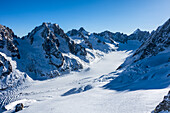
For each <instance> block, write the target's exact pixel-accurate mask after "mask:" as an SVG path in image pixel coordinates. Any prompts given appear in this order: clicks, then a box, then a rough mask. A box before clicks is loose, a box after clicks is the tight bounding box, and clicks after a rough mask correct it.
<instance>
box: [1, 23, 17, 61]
mask: <svg viewBox="0 0 170 113" xmlns="http://www.w3.org/2000/svg"><path fill="white" fill-rule="evenodd" d="M16 38H17V36H16V35H15V34H14V32H13V31H12V30H11V29H10V28H8V27H6V26H3V25H0V52H4V53H5V54H7V55H9V56H12V57H17V58H20V54H19V50H18V48H17V44H18V42H17V41H16V40H15V39H16Z"/></svg>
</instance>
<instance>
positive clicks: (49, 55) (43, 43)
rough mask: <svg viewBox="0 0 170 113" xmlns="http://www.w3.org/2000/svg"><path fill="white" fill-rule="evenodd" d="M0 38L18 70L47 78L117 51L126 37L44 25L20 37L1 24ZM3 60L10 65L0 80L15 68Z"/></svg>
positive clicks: (79, 68) (74, 69) (34, 77)
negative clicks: (66, 30)
mask: <svg viewBox="0 0 170 113" xmlns="http://www.w3.org/2000/svg"><path fill="white" fill-rule="evenodd" d="M139 32H141V31H139ZM137 36H138V35H137ZM0 39H1V40H0V47H1V49H0V52H2V54H6V55H7V57H11V58H12V59H11V60H14V61H16V65H17V69H18V71H20V72H25V73H27V74H28V75H29V76H30V77H31V78H32V79H48V78H53V77H56V76H59V75H62V74H65V73H69V72H70V71H79V70H81V69H82V68H83V67H84V66H86V64H89V63H90V62H92V61H93V60H94V59H96V58H97V57H102V56H103V53H108V52H111V51H115V50H117V48H118V42H119V43H125V41H124V40H128V37H127V35H125V34H121V33H111V32H109V31H105V32H102V33H89V32H87V31H86V30H85V29H84V28H83V27H81V28H80V29H79V30H75V29H73V30H71V31H69V32H67V33H64V31H63V30H62V29H61V28H60V27H59V25H57V24H51V23H43V24H42V25H40V26H37V27H35V28H34V29H33V30H32V31H31V32H30V33H28V35H27V36H24V37H22V38H19V37H17V36H16V35H15V34H14V33H13V31H12V30H11V29H9V28H8V27H5V26H2V25H0ZM135 40H137V38H135ZM3 59H5V58H3V56H2V60H1V61H2V66H3V65H6V64H9V66H6V67H4V66H3V68H2V70H4V69H7V70H6V71H2V74H1V78H2V77H3V78H4V77H7V76H10V74H13V73H14V71H15V69H16V68H13V69H11V68H10V67H12V66H11V65H12V64H11V63H10V61H8V60H7V59H6V60H3ZM6 62H8V63H6ZM4 73H6V75H4ZM14 75H16V73H15V74H14ZM21 78H24V77H21ZM25 78H26V76H25ZM1 81H3V83H2V84H6V83H7V81H4V80H3V79H1Z"/></svg>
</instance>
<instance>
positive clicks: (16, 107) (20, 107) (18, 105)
mask: <svg viewBox="0 0 170 113" xmlns="http://www.w3.org/2000/svg"><path fill="white" fill-rule="evenodd" d="M23 108H24V105H23V103H19V104H17V105H16V106H15V112H18V111H21V110H22V109H23Z"/></svg>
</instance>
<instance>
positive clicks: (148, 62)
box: [106, 19, 170, 90]
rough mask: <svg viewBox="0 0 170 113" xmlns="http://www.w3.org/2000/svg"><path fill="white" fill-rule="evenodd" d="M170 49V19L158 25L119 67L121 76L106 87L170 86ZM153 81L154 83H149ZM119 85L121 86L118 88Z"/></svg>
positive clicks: (146, 87) (133, 88)
mask: <svg viewBox="0 0 170 113" xmlns="http://www.w3.org/2000/svg"><path fill="white" fill-rule="evenodd" d="M169 50H170V19H169V20H168V21H167V22H165V24H163V25H162V26H161V27H158V29H157V30H156V31H155V32H153V33H152V34H151V35H150V37H149V38H148V39H147V40H146V41H145V42H144V43H143V44H142V45H141V46H140V47H139V48H138V49H137V50H136V52H135V53H134V54H132V55H131V56H130V57H128V58H127V59H126V60H125V62H124V63H123V64H122V65H120V66H119V67H118V73H117V74H118V75H119V76H118V77H117V78H115V79H114V80H113V81H112V82H110V83H109V84H107V85H106V87H107V88H111V89H117V90H137V89H148V88H152V89H155V88H166V87H168V86H169V83H170V78H169V73H170V70H169V69H170V51H169ZM120 70H121V71H120ZM119 71H120V72H119ZM151 83H152V85H149V84H151ZM117 86H119V88H116V87H117Z"/></svg>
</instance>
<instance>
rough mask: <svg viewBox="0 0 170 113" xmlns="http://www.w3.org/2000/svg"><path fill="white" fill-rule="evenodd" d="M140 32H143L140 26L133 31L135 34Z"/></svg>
mask: <svg viewBox="0 0 170 113" xmlns="http://www.w3.org/2000/svg"><path fill="white" fill-rule="evenodd" d="M139 32H141V30H140V29H139V28H137V29H136V30H135V31H134V32H133V34H137V33H139Z"/></svg>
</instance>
